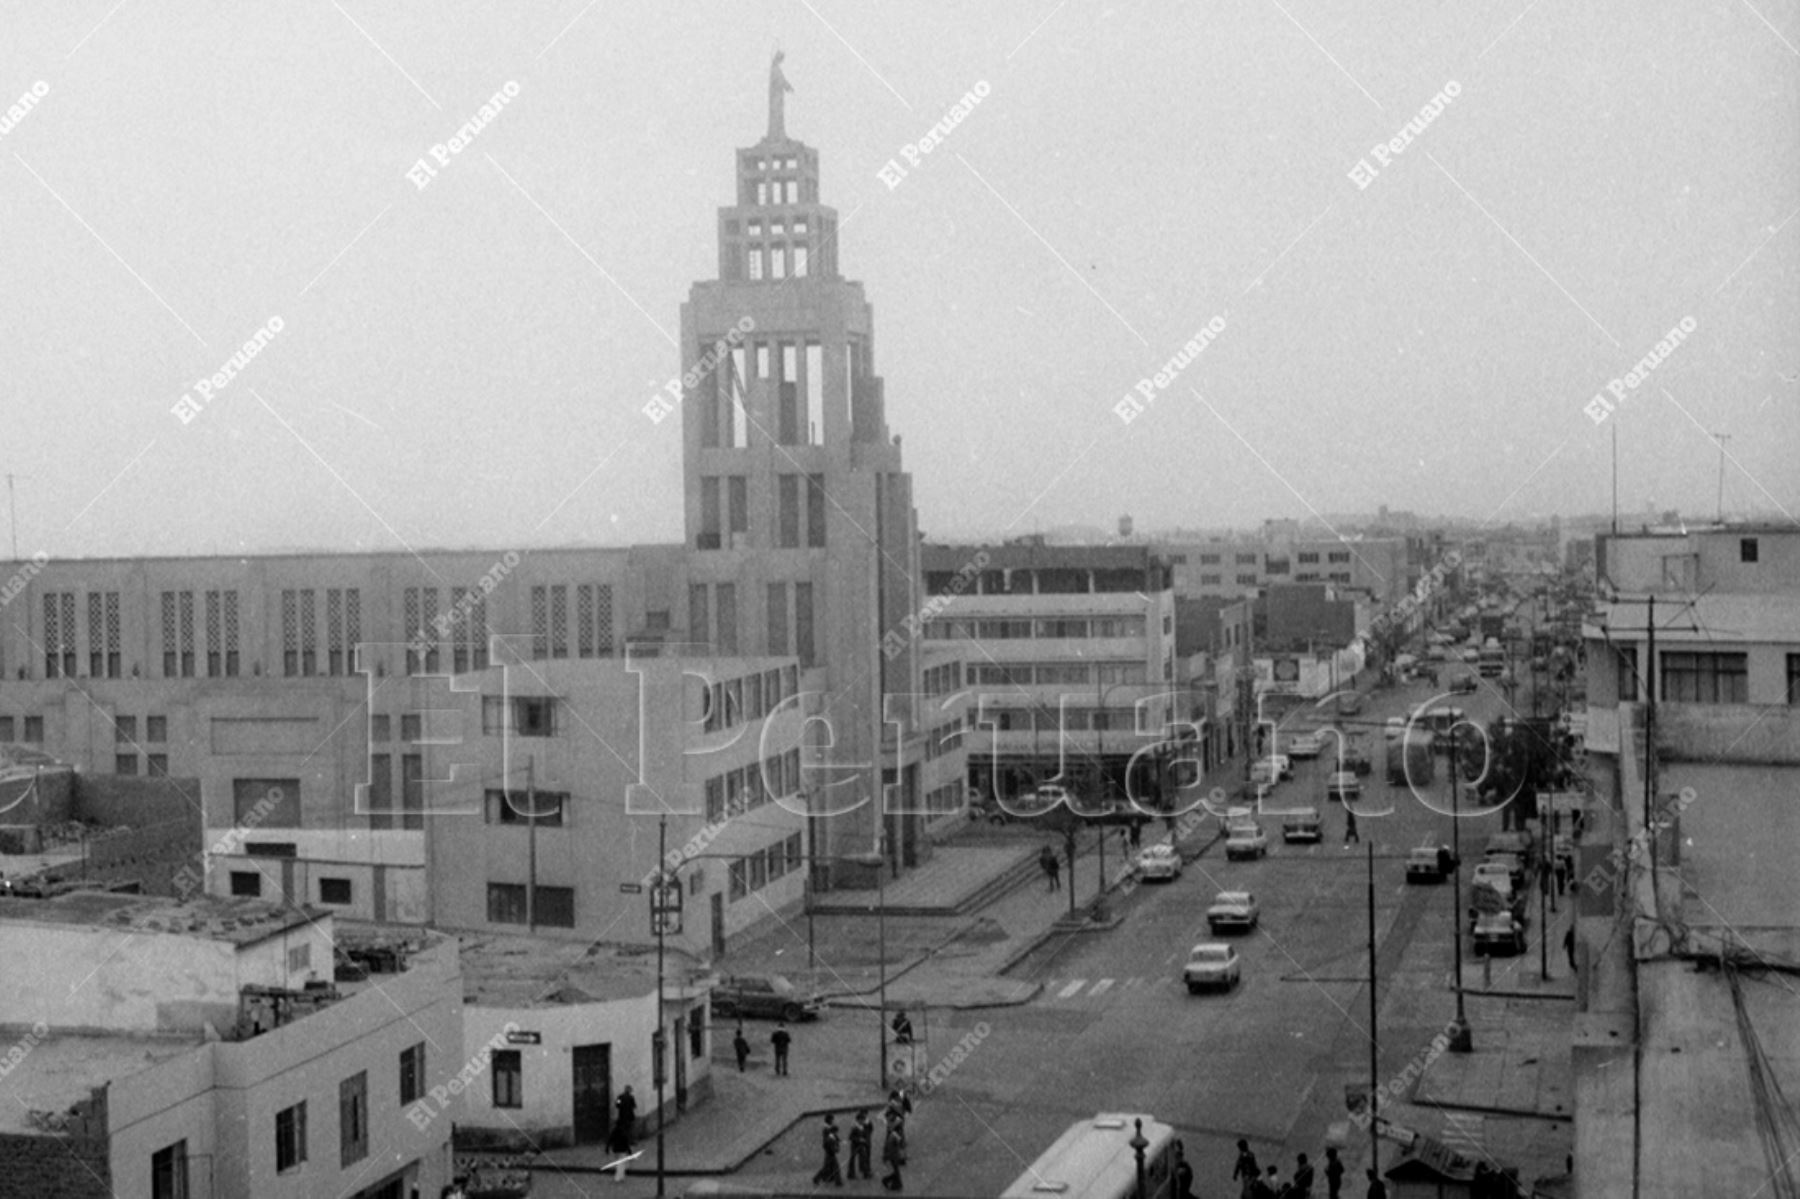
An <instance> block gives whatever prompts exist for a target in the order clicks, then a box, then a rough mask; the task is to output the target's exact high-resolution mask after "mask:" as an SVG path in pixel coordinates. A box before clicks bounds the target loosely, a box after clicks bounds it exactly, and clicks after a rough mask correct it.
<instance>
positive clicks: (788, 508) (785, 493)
mask: <svg viewBox="0 0 1800 1199" xmlns="http://www.w3.org/2000/svg"><path fill="white" fill-rule="evenodd" d="M775 482H776V500H777V503H776V511H775V516H776V524H775V545H776V546H777V548H780V549H784V550H788V549H794V548H795V547H797V546H798V545H799V544H800V476H799V475H781V476H779V477H777V479H776V481H775Z"/></svg>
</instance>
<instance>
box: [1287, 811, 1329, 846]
mask: <svg viewBox="0 0 1800 1199" xmlns="http://www.w3.org/2000/svg"><path fill="white" fill-rule="evenodd" d="M1324 836H1325V830H1324V826H1323V825H1322V823H1321V822H1320V820H1319V809H1317V808H1301V809H1300V810H1299V811H1296V812H1288V813H1286V814H1285V815H1283V816H1282V818H1281V839H1282V840H1283V841H1287V842H1295V841H1311V842H1314V843H1317V842H1318V841H1320V840H1322V839H1323V838H1324Z"/></svg>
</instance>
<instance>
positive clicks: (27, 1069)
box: [0, 1026, 205, 1136]
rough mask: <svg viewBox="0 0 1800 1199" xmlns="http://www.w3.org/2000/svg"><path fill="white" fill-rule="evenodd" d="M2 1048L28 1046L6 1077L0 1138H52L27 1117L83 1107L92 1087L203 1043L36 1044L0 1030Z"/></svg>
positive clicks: (25, 1035) (78, 1038) (125, 1038)
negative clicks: (16, 1135) (10, 1135)
mask: <svg viewBox="0 0 1800 1199" xmlns="http://www.w3.org/2000/svg"><path fill="white" fill-rule="evenodd" d="M3 1033H4V1037H5V1040H6V1043H7V1044H8V1045H27V1044H28V1045H29V1048H28V1049H27V1051H26V1053H25V1056H24V1057H23V1058H21V1059H20V1060H19V1063H18V1065H16V1066H14V1067H13V1069H12V1071H11V1072H10V1073H9V1074H7V1076H6V1092H7V1094H6V1102H4V1103H0V1133H24V1134H26V1135H39V1136H49V1135H55V1130H54V1128H50V1127H45V1126H44V1125H42V1124H39V1123H37V1122H35V1121H33V1120H32V1118H31V1113H33V1112H49V1113H58V1114H60V1113H63V1112H66V1111H68V1110H69V1108H70V1107H72V1106H74V1105H75V1104H77V1103H81V1102H84V1101H85V1100H87V1099H88V1098H89V1096H90V1095H91V1094H92V1093H93V1090H94V1088H95V1087H98V1086H102V1085H104V1084H106V1083H107V1082H110V1081H111V1080H113V1079H116V1078H125V1077H128V1076H130V1075H132V1074H136V1073H137V1072H138V1071H140V1070H143V1069H145V1068H147V1067H150V1066H154V1065H156V1064H157V1063H158V1062H162V1061H167V1060H168V1059H169V1058H172V1057H178V1056H180V1055H181V1054H183V1053H187V1052H190V1051H191V1050H192V1049H193V1048H194V1047H195V1046H197V1045H200V1044H202V1043H203V1042H204V1040H205V1038H204V1037H202V1036H200V1035H199V1034H195V1035H193V1036H140V1035H125V1034H119V1035H111V1034H83V1035H72V1036H70V1035H63V1034H61V1033H51V1034H49V1035H48V1036H46V1037H45V1038H44V1039H43V1040H41V1041H35V1040H32V1038H31V1033H30V1030H29V1029H24V1028H20V1027H18V1026H9V1027H7V1028H5V1029H4V1030H3Z"/></svg>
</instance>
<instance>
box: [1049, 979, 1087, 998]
mask: <svg viewBox="0 0 1800 1199" xmlns="http://www.w3.org/2000/svg"><path fill="white" fill-rule="evenodd" d="M1085 986H1087V979H1085V978H1078V979H1076V980H1075V981H1074V982H1072V983H1070V984H1069V985H1068V986H1066V987H1064V988H1063V989H1062V990H1060V991H1058V992H1057V993H1056V997H1057V998H1058V999H1067V998H1068V997H1069V996H1071V995H1073V994H1075V992H1077V991H1079V990H1081V988H1083V987H1085Z"/></svg>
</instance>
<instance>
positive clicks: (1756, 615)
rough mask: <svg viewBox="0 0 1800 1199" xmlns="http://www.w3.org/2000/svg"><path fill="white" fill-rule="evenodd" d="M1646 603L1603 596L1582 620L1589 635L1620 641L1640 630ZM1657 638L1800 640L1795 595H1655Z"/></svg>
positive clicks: (1799, 610) (1634, 636) (1799, 602)
mask: <svg viewBox="0 0 1800 1199" xmlns="http://www.w3.org/2000/svg"><path fill="white" fill-rule="evenodd" d="M1648 610H1649V609H1648V606H1647V605H1646V604H1645V603H1644V601H1643V600H1642V599H1641V598H1628V599H1624V600H1619V601H1613V602H1606V601H1602V602H1600V603H1599V604H1597V605H1596V606H1595V608H1594V611H1593V613H1592V614H1590V615H1589V616H1588V618H1587V619H1586V621H1585V622H1584V624H1583V628H1582V634H1583V636H1585V637H1588V638H1590V639H1597V638H1600V637H1602V636H1604V634H1605V631H1606V630H1608V629H1610V630H1611V631H1612V632H1614V633H1615V634H1617V635H1618V637H1619V638H1621V639H1623V640H1630V641H1635V640H1637V639H1639V638H1641V637H1642V636H1643V635H1644V614H1645V613H1646V612H1647V611H1648ZM1656 639H1657V641H1658V642H1659V643H1661V642H1664V641H1667V642H1668V643H1670V644H1674V643H1677V642H1682V643H1689V642H1707V643H1709V644H1710V643H1712V642H1720V641H1722V642H1732V643H1739V644H1741V643H1743V642H1746V641H1756V642H1763V641H1775V642H1791V641H1800V595H1776V594H1768V593H1762V594H1759V593H1754V592H1713V593H1710V594H1706V595H1699V596H1689V597H1681V596H1677V595H1668V596H1661V597H1659V602H1658V603H1657V605H1656Z"/></svg>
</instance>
